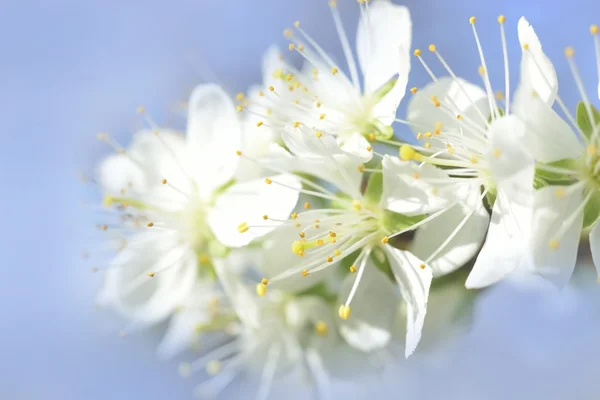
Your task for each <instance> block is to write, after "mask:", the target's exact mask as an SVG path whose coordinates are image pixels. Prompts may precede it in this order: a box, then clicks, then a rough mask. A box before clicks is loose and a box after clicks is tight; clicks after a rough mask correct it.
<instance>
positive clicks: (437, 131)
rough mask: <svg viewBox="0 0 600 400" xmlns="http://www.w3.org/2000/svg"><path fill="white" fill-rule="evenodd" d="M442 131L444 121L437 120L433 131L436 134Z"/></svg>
mask: <svg viewBox="0 0 600 400" xmlns="http://www.w3.org/2000/svg"><path fill="white" fill-rule="evenodd" d="M441 131H442V123H441V122H436V123H435V130H434V132H433V133H435V134H436V135H439V134H440V133H441Z"/></svg>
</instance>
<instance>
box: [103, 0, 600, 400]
mask: <svg viewBox="0 0 600 400" xmlns="http://www.w3.org/2000/svg"><path fill="white" fill-rule="evenodd" d="M358 3H359V7H360V11H361V17H360V21H359V24H358V34H357V38H356V49H355V51H354V49H353V48H352V47H351V45H350V41H349V39H348V37H347V36H346V33H345V30H344V27H343V25H342V20H341V17H340V14H339V12H338V10H337V5H336V2H335V1H333V0H332V1H329V7H330V9H331V12H332V15H333V21H334V23H335V27H336V29H337V32H338V34H339V38H340V41H341V47H342V50H343V53H344V55H345V59H346V60H345V61H346V62H345V63H344V64H343V65H342V64H338V63H336V62H335V61H334V59H333V58H332V57H331V56H330V55H328V54H327V53H326V52H325V51H324V50H323V48H322V47H321V46H320V45H319V44H318V42H317V41H316V40H315V39H313V38H312V37H311V36H309V34H308V33H307V32H306V31H305V30H304V29H303V28H302V27H301V24H300V22H298V21H296V22H295V23H294V24H293V28H290V29H286V30H285V31H284V35H285V37H286V38H288V39H289V42H290V43H289V50H290V51H291V52H293V53H296V54H297V55H299V56H300V57H302V59H303V61H304V63H303V65H302V67H301V68H297V67H296V66H294V64H293V63H291V62H289V61H288V60H287V59H286V58H284V57H283V55H282V54H281V53H280V52H279V50H278V49H276V48H272V49H269V50H268V52H267V53H266V56H265V58H264V61H263V68H264V78H263V82H262V84H260V85H259V86H258V87H253V88H252V89H251V90H250V91H249V93H247V94H244V93H240V94H238V95H237V96H235V98H231V97H230V96H229V95H228V94H227V93H225V92H224V91H223V90H222V89H221V88H220V87H218V86H217V85H212V84H206V85H200V86H198V87H197V88H196V89H195V90H194V91H193V93H192V95H191V97H190V99H189V102H188V104H187V109H188V118H187V131H186V132H185V134H182V133H180V132H177V131H173V130H169V129H166V128H162V127H159V126H157V125H156V124H155V123H154V122H153V121H152V120H150V118H147V124H148V126H149V127H148V129H146V130H142V131H139V132H137V133H136V134H135V136H134V138H133V141H132V143H131V145H130V146H128V147H127V148H124V147H122V146H120V145H119V144H117V143H116V142H115V141H114V139H112V138H111V137H110V136H109V135H108V134H100V135H99V139H100V140H103V141H106V142H107V143H109V144H110V145H112V146H113V147H115V149H116V150H117V151H116V154H114V155H110V156H109V157H107V158H106V159H105V160H104V161H103V162H102V163H101V164H100V167H99V169H98V173H97V176H98V178H97V182H98V185H99V188H100V190H101V192H102V195H103V199H104V200H103V207H104V210H105V211H106V212H107V213H108V218H116V219H115V222H114V223H111V224H103V225H100V228H101V229H102V230H106V231H107V232H111V233H112V235H113V236H112V238H113V239H112V240H113V242H112V243H117V245H116V247H118V248H117V255H116V257H114V258H113V259H112V260H111V262H110V263H109V265H108V267H107V268H106V271H105V272H106V274H105V284H104V287H103V289H102V292H101V294H100V302H101V304H103V305H105V306H108V307H110V308H112V309H114V310H116V311H117V312H119V313H120V314H121V315H123V316H125V317H126V318H127V319H128V321H130V325H129V327H128V328H127V330H134V329H136V328H139V327H147V326H150V325H155V324H158V323H162V322H165V321H168V322H169V325H168V329H167V331H166V333H165V336H164V338H163V340H162V342H161V343H160V345H159V353H160V354H161V355H164V356H167V357H172V356H175V355H177V354H179V353H182V352H184V351H185V350H189V349H193V348H195V347H196V346H198V345H200V346H202V349H203V352H204V354H203V355H202V357H200V358H199V359H198V360H196V361H193V362H190V363H183V364H182V365H181V373H182V374H184V375H190V374H192V373H194V372H197V371H198V370H200V369H206V372H207V373H208V374H209V375H211V376H213V378H211V379H208V380H206V381H205V382H204V383H202V384H201V385H200V386H199V388H198V390H199V392H200V393H206V392H212V393H215V392H219V391H220V390H222V389H223V388H224V387H225V386H227V384H228V383H229V382H231V381H232V380H233V379H235V378H236V376H238V375H239V374H240V373H241V372H257V373H258V374H259V376H260V385H259V387H258V392H257V398H266V397H267V396H268V394H269V390H270V386H271V383H272V382H273V380H274V379H275V378H276V377H277V376H281V375H289V374H292V373H294V372H301V373H303V374H308V376H309V377H310V379H311V380H312V382H314V383H315V384H316V385H317V386H318V388H319V389H320V390H325V388H326V386H327V377H329V376H337V377H342V378H343V377H351V376H352V374H353V373H355V371H356V370H360V372H361V373H364V372H365V370H369V369H375V368H377V367H378V366H379V360H381V357H379V358H378V357H376V356H377V355H378V354H382V352H385V354H389V352H390V351H392V350H394V349H395V348H397V346H398V344H399V343H401V341H402V339H401V338H402V336H403V335H405V336H404V346H403V348H404V353H405V356H406V357H408V356H410V355H411V354H412V353H413V352H414V351H415V349H416V348H417V346H418V344H419V342H420V340H421V336H422V330H423V328H424V323H425V320H426V319H425V317H426V313H427V309H428V300H429V299H430V296H431V299H436V296H440V297H439V299H442V300H440V301H435V302H430V304H429V308H430V317H431V315H436V318H437V319H436V321H434V323H437V322H439V321H445V320H452V319H453V318H452V317H450V314H453V315H454V314H455V312H456V311H457V310H456V308H455V309H452V302H453V301H454V300H450V301H448V299H447V298H446V297H445V296H446V293H448V288H447V286H445V287H441V286H436V282H438V281H442V280H444V279H446V278H441V277H442V276H444V275H450V274H452V276H458V277H459V280H460V278H461V277H464V276H466V275H456V274H457V273H458V272H455V271H457V270H458V269H460V268H461V267H464V266H465V265H468V266H470V267H471V269H470V270H467V273H468V277H467V279H466V288H465V287H461V288H459V290H454V291H453V295H452V296H453V297H455V298H458V299H459V300H460V301H457V303H460V305H459V306H458V309H459V310H458V311H460V309H461V308H464V307H465V303H464V301H463V300H468V299H470V298H471V296H470V293H473V292H474V291H473V290H467V289H480V288H484V287H487V286H489V285H491V284H493V283H496V282H498V281H500V280H502V279H504V278H505V277H507V276H508V275H511V276H534V275H537V276H542V277H544V278H547V279H548V280H550V281H552V282H554V283H556V284H557V285H564V284H565V283H566V282H567V281H568V279H569V277H570V275H571V273H572V271H573V268H574V265H575V258H576V256H577V249H578V244H579V239H580V236H581V232H582V230H586V229H588V228H591V232H590V243H591V249H592V255H593V257H594V258H595V259H596V261H597V263H596V264H598V265H600V262H599V261H598V260H597V259H598V257H600V238H599V235H600V233H599V232H600V231H599V228H598V224H596V222H597V221H598V219H599V218H600V151H599V150H600V112H598V110H597V109H596V108H595V107H594V106H593V105H592V102H591V101H590V99H589V97H588V96H587V95H586V93H585V90H584V87H583V83H582V82H581V79H580V76H579V74H578V72H577V68H576V65H575V62H574V50H573V49H572V48H568V49H567V50H566V56H567V60H568V63H569V65H570V67H571V69H572V72H573V75H574V77H575V85H576V87H577V88H578V89H579V91H580V93H581V99H582V101H581V102H580V104H579V105H578V107H577V110H576V113H575V116H573V114H572V113H571V112H570V111H569V109H568V108H567V107H566V106H565V104H564V103H563V102H562V101H561V99H560V97H559V96H558V79H557V74H556V72H555V70H554V67H553V65H552V63H551V61H550V60H549V58H548V57H547V56H546V55H545V54H544V52H543V50H542V46H541V44H540V41H539V40H538V37H537V36H536V34H535V32H534V30H533V28H532V27H531V26H530V25H529V23H528V22H527V21H526V20H525V19H524V18H521V19H520V20H519V21H518V27H517V29H518V38H519V42H520V47H521V48H522V58H521V67H520V76H519V84H518V87H517V89H516V90H515V91H514V93H513V94H511V91H510V87H509V80H510V79H509V67H508V65H509V62H508V51H507V46H508V43H507V40H506V36H505V27H504V26H505V22H506V19H505V17H504V16H500V17H499V18H498V23H499V26H500V33H501V44H502V50H503V54H504V72H505V87H504V93H502V92H494V90H493V88H492V84H491V82H490V79H489V75H488V72H487V71H488V66H487V65H486V60H485V57H484V53H483V50H482V44H481V42H480V39H479V36H478V34H477V30H476V21H475V17H472V18H471V19H470V20H469V22H470V25H471V27H472V30H473V34H474V39H475V45H476V47H477V50H478V52H479V55H480V59H481V66H480V67H479V73H480V75H481V77H482V87H480V86H478V85H475V84H473V83H470V82H467V81H466V80H463V79H461V78H460V77H458V76H457V75H456V74H455V73H454V72H453V70H452V69H451V67H450V66H449V65H448V63H447V62H446V61H445V59H444V58H443V57H442V55H441V54H440V52H439V51H438V50H437V48H436V46H435V45H433V44H432V45H430V46H429V48H428V51H429V52H430V53H431V55H432V56H433V57H434V58H435V59H436V60H437V61H438V62H439V63H440V64H441V66H442V67H443V68H444V70H445V71H446V74H445V75H444V76H436V75H434V73H433V72H432V69H431V68H430V67H429V65H428V64H427V63H426V61H425V54H424V53H425V51H423V52H422V51H421V50H419V49H411V43H412V37H411V35H412V26H411V19H410V14H409V12H408V10H407V8H406V7H402V6H398V5H395V4H393V3H392V2H390V1H389V0H373V1H369V0H364V1H362V0H361V1H358ZM590 31H591V33H592V35H593V36H594V40H595V42H594V43H595V52H596V55H597V56H599V54H600V41H599V40H598V36H597V34H598V27H596V26H595V25H594V26H592V27H591V29H590ZM598 60H599V61H598V65H599V67H598V69H599V72H600V57H598ZM414 61H417V64H420V65H421V66H422V67H423V68H425V70H426V71H427V73H428V74H429V75H430V76H431V80H432V82H431V83H429V84H427V85H426V86H425V87H422V88H416V87H413V88H410V89H408V90H407V86H408V77H409V72H410V69H411V63H412V62H414ZM599 91H600V89H599ZM407 92H410V94H408V97H410V98H409V99H408V111H407V116H406V118H405V119H400V118H398V117H397V108H398V106H399V104H400V103H401V102H402V100H404V97H405V95H406V94H407ZM598 95H599V96H600V93H598ZM594 97H596V95H594ZM236 102H237V104H236ZM554 104H556V105H557V106H558V107H559V108H560V110H561V112H562V114H563V115H564V119H563V117H561V116H560V115H559V114H558V113H557V112H555V111H554V110H553V106H554ZM140 112H142V113H144V110H140ZM402 125H404V126H408V127H410V128H411V129H412V131H413V132H414V138H411V139H410V140H407V141H404V142H399V141H397V138H396V139H395V138H394V127H395V126H402ZM463 282H464V281H463V280H460V282H459V283H460V284H461V285H463ZM438 287H441V289H440V290H437V289H436V288H438ZM433 306H436V309H431V308H432V307H433ZM438 325H439V326H438V327H437V328H436V330H437V332H433V333H436V334H437V335H441V336H445V335H447V334H448V330H449V329H451V327H450V325H440V324H438ZM425 328H427V326H425ZM423 333H424V335H428V332H427V329H425V330H424V331H423ZM399 339H400V340H399ZM206 343H209V349H205V348H204V346H206ZM371 367H373V368H371Z"/></svg>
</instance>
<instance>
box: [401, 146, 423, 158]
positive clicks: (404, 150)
mask: <svg viewBox="0 0 600 400" xmlns="http://www.w3.org/2000/svg"><path fill="white" fill-rule="evenodd" d="M400 158H401V159H402V160H404V161H410V160H417V161H420V160H421V158H422V157H421V153H418V152H417V151H416V150H415V149H414V148H413V147H412V146H411V145H409V144H403V145H402V146H400Z"/></svg>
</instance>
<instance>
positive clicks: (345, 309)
mask: <svg viewBox="0 0 600 400" xmlns="http://www.w3.org/2000/svg"><path fill="white" fill-rule="evenodd" d="M338 315H339V316H340V318H341V319H343V320H344V321H345V320H347V319H348V317H350V306H345V305H343V304H342V305H341V306H340V308H339V309H338Z"/></svg>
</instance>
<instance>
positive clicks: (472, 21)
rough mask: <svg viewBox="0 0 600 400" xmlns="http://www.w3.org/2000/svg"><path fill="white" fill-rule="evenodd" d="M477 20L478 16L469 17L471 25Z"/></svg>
mask: <svg viewBox="0 0 600 400" xmlns="http://www.w3.org/2000/svg"><path fill="white" fill-rule="evenodd" d="M475 20H476V18H475V17H471V18H469V23H470V24H471V25H473V24H474V23H475Z"/></svg>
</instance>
